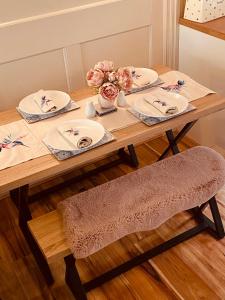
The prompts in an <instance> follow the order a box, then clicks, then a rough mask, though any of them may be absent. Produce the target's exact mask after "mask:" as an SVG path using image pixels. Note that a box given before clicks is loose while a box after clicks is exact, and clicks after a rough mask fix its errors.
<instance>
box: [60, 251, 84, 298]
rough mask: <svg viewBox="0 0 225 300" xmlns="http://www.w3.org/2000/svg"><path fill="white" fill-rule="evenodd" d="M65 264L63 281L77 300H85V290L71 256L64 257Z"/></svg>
mask: <svg viewBox="0 0 225 300" xmlns="http://www.w3.org/2000/svg"><path fill="white" fill-rule="evenodd" d="M64 261H65V264H66V273H65V281H66V283H67V285H68V286H69V288H70V290H71V292H72V293H73V295H74V296H75V298H76V299H77V300H87V296H86V292H85V289H84V287H83V285H82V283H81V280H80V276H79V273H78V271H77V268H76V260H75V258H74V256H73V255H72V254H70V255H68V256H66V257H64Z"/></svg>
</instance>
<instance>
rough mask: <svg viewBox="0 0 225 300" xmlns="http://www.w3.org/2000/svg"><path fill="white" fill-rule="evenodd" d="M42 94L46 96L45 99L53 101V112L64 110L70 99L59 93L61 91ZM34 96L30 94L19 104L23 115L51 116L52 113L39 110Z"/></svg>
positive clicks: (66, 95) (49, 91)
mask: <svg viewBox="0 0 225 300" xmlns="http://www.w3.org/2000/svg"><path fill="white" fill-rule="evenodd" d="M44 94H45V95H46V97H47V98H49V99H51V100H53V101H54V103H55V105H56V109H55V110H54V112H57V111H60V110H61V109H63V108H65V107H66V106H67V105H68V104H69V102H70V100H71V98H70V96H69V95H68V94H66V93H64V92H61V91H54V90H48V91H44ZM34 95H35V93H33V94H30V95H28V96H26V97H25V98H23V99H22V100H21V101H20V103H19V109H20V110H21V111H23V112H25V113H28V114H31V115H43V114H44V115H48V114H52V111H50V112H47V113H44V112H43V111H42V110H41V108H40V107H39V106H38V104H37V103H36V101H35V100H34Z"/></svg>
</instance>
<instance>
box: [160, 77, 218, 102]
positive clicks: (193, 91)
mask: <svg viewBox="0 0 225 300" xmlns="http://www.w3.org/2000/svg"><path fill="white" fill-rule="evenodd" d="M160 78H161V79H162V80H163V81H164V84H163V85H162V86H160V89H163V90H165V91H168V92H174V93H178V94H180V95H182V96H184V97H186V98H187V99H188V101H189V102H191V101H194V100H196V99H199V98H202V97H205V96H207V95H210V94H215V92H214V91H213V90H210V89H209V88H207V87H205V86H204V85H202V84H200V83H198V82H197V81H195V80H193V79H192V78H191V77H189V76H188V75H186V74H184V73H182V72H179V71H169V72H167V73H164V74H162V75H160ZM178 83H181V84H178Z"/></svg>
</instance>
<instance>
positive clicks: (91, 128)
mask: <svg viewBox="0 0 225 300" xmlns="http://www.w3.org/2000/svg"><path fill="white" fill-rule="evenodd" d="M62 126H63V127H65V129H66V128H68V129H71V128H72V129H73V130H78V132H79V134H78V135H75V136H74V144H77V142H78V141H79V140H80V139H81V138H82V137H90V138H91V139H92V143H91V145H95V144H96V143H98V142H99V141H100V140H101V139H102V138H103V137H104V135H105V129H104V127H103V126H102V125H101V124H100V123H98V122H96V121H92V120H87V119H77V120H71V121H66V122H63V123H61V124H60V127H62ZM44 142H45V144H47V145H49V146H51V147H52V148H54V149H58V150H64V151H71V150H79V148H78V147H76V146H72V145H71V143H70V142H68V140H67V139H66V138H65V137H64V136H63V135H62V134H61V133H60V132H59V130H58V129H57V127H54V128H53V129H52V130H50V131H49V132H48V134H47V135H46V136H45V138H44Z"/></svg>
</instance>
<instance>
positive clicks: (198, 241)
mask: <svg viewBox="0 0 225 300" xmlns="http://www.w3.org/2000/svg"><path fill="white" fill-rule="evenodd" d="M165 146H166V142H165V140H164V139H162V138H161V139H156V140H154V141H151V142H148V143H146V144H144V145H141V146H138V147H137V148H136V150H137V154H138V157H139V160H140V167H142V166H144V165H147V164H151V163H152V162H154V161H156V160H157V157H158V156H159V154H160V153H161V152H162V149H164V148H165ZM187 147H188V146H187V144H184V143H182V144H180V148H181V150H184V149H185V148H187ZM101 163H104V161H101V162H99V163H97V165H99V164H101ZM90 168H93V165H92V166H89V167H86V168H85V169H84V170H81V171H76V172H74V173H79V172H84V171H86V170H88V169H90ZM132 171H133V169H132V168H131V167H129V166H127V165H125V164H121V165H119V166H118V167H114V168H111V169H109V170H107V171H105V172H102V173H101V174H99V175H97V176H93V177H91V178H89V179H88V180H84V181H82V182H80V183H79V184H73V185H71V186H70V187H67V188H65V189H63V190H61V191H60V192H58V193H55V194H51V195H46V197H45V198H43V199H41V200H40V202H36V203H34V204H32V205H31V208H32V213H33V216H39V215H41V214H43V213H45V212H49V211H51V210H52V209H54V208H55V207H56V205H57V203H58V202H59V201H60V200H62V199H64V198H66V197H68V196H71V195H73V194H75V193H78V192H80V191H84V190H87V189H90V188H92V187H94V186H96V185H99V184H102V183H104V182H106V181H108V180H111V179H113V178H116V177H118V176H121V175H123V174H126V173H128V172H132ZM74 173H73V174H68V175H65V176H64V177H61V178H58V179H57V180H55V181H52V182H46V183H44V184H42V185H41V186H37V187H34V189H33V190H34V191H36V190H41V189H43V188H45V187H47V186H50V185H52V184H53V183H54V182H56V181H62V180H64V179H65V178H68V177H70V176H71V175H73V176H74ZM224 203H225V202H224ZM219 206H220V210H221V213H222V216H223V220H224V221H225V204H223V203H222V202H221V204H219ZM192 222H193V221H192V220H191V219H190V215H188V214H187V213H182V214H179V215H177V216H176V217H174V218H173V219H171V220H170V221H169V222H167V223H166V224H164V225H162V226H161V227H160V228H158V229H157V230H154V231H150V232H142V233H137V234H132V235H130V236H128V237H125V238H123V239H122V240H120V241H118V242H116V243H114V244H113V245H111V246H109V247H106V248H105V249H103V250H102V251H100V252H98V253H97V254H95V255H92V256H91V257H89V258H88V259H85V260H80V261H79V264H78V266H79V270H80V274H81V276H82V278H83V280H84V281H85V280H89V279H91V278H93V277H94V276H96V275H98V274H100V273H101V272H104V271H106V270H107V269H109V268H111V267H113V266H115V265H118V264H119V263H121V262H124V261H126V260H127V259H128V258H129V257H131V256H134V255H136V254H138V253H140V252H142V251H144V250H145V249H150V248H151V247H153V246H154V245H157V244H158V243H160V242H162V241H163V240H166V239H167V238H169V237H171V236H173V235H174V234H176V233H178V232H181V231H182V230H183V229H185V228H188V227H189V226H191V225H192ZM51 268H52V271H53V274H54V277H55V284H54V285H53V286H52V287H51V288H48V287H47V286H46V284H45V282H44V280H43V277H42V275H41V274H40V272H39V270H38V267H37V265H36V263H35V261H34V259H33V257H32V254H31V253H30V250H29V248H28V246H27V244H26V242H25V241H24V238H23V236H22V235H21V232H20V230H19V227H18V225H17V212H16V209H15V207H14V205H13V204H12V203H11V201H10V199H4V200H2V201H0V299H1V300H12V299H16V300H20V299H21V300H24V299H32V300H40V299H57V300H61V299H62V300H67V299H68V300H70V299H73V297H72V295H71V293H70V291H69V290H68V288H67V287H66V285H65V283H64V264H63V262H62V261H60V262H58V263H57V264H54V265H52V266H51ZM88 298H89V299H92V300H94V299H96V300H105V299H113V300H122V299H126V300H129V299H131V300H132V299H143V300H154V299H157V300H163V299H187V300H192V299H209V300H216V299H225V239H223V240H221V241H216V240H214V239H213V238H212V237H211V236H210V235H208V234H207V233H203V234H200V235H198V236H197V237H195V238H193V239H192V240H190V241H188V242H185V243H183V244H182V245H179V246H177V247H175V248H174V249H171V250H169V251H167V252H165V253H164V254H161V255H160V256H158V257H155V258H154V259H151V260H149V262H146V263H145V264H143V265H142V266H139V267H136V268H134V269H132V270H131V271H129V272H127V273H125V274H123V275H121V276H120V277H118V278H116V279H114V280H112V281H111V282H108V283H107V284H105V285H103V286H102V287H101V288H98V289H95V290H93V291H91V292H90V293H89V294H88Z"/></svg>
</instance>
